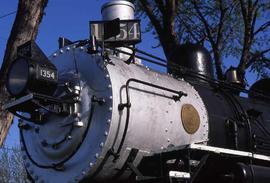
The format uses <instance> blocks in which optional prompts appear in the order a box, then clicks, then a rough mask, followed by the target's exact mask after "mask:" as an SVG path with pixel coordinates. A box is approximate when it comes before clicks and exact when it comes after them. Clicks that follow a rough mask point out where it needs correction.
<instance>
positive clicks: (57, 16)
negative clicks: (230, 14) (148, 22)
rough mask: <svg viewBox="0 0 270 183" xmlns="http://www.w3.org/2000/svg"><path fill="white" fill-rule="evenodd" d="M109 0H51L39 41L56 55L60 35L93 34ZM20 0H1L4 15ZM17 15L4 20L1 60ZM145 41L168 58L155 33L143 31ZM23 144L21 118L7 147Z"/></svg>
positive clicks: (0, 23) (142, 45) (149, 48)
mask: <svg viewBox="0 0 270 183" xmlns="http://www.w3.org/2000/svg"><path fill="white" fill-rule="evenodd" d="M105 2H108V1H107V0H76V1H72V0H49V3H48V6H47V8H46V10H45V12H46V14H45V16H44V17H43V20H42V23H41V25H40V27H39V33H38V36H37V40H36V41H37V43H38V45H39V46H40V47H41V49H42V50H43V51H44V52H45V53H46V54H47V55H50V54H52V53H53V52H54V51H55V50H57V48H58V38H59V36H63V37H67V38H69V39H70V40H73V41H75V40H79V39H86V38H88V36H89V21H90V20H101V12H100V8H101V6H102V5H103V4H104V3H105ZM17 3H18V0H1V1H0V17H1V16H2V15H5V14H8V13H10V12H13V11H16V9H17ZM14 19H15V14H13V15H10V16H8V17H5V18H2V19H0V63H1V62H2V59H3V56H4V51H5V47H6V41H7V39H8V36H9V33H10V30H11V27H12V24H13V21H14ZM143 25H145V22H142V26H143ZM142 38H143V41H142V43H140V44H139V45H138V47H139V48H140V49H143V50H147V51H148V52H151V53H152V54H155V55H158V56H161V57H164V55H163V51H162V49H161V48H158V49H154V50H153V49H152V46H155V45H157V41H156V40H154V39H153V36H152V34H151V33H147V34H143V37H142ZM18 144H19V138H18V129H17V120H15V121H14V124H13V125H12V127H11V130H10V131H9V135H8V137H7V140H6V145H7V146H14V145H18Z"/></svg>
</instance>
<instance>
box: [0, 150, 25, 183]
mask: <svg viewBox="0 0 270 183" xmlns="http://www.w3.org/2000/svg"><path fill="white" fill-rule="evenodd" d="M0 164H1V167H0V182H1V183H27V182H29V181H28V180H27V174H26V171H25V169H24V166H23V159H22V154H21V151H20V150H19V148H17V147H14V148H11V149H9V148H5V147H3V148H1V149H0Z"/></svg>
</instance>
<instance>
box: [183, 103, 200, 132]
mask: <svg viewBox="0 0 270 183" xmlns="http://www.w3.org/2000/svg"><path fill="white" fill-rule="evenodd" d="M181 119H182V123H183V126H184V129H185V131H186V132H187V133H189V134H194V133H195V132H196V131H197V130H198V129H199V127H200V116H199V113H198V111H197V110H196V109H195V108H194V107H193V105H191V104H184V105H183V106H182V110H181Z"/></svg>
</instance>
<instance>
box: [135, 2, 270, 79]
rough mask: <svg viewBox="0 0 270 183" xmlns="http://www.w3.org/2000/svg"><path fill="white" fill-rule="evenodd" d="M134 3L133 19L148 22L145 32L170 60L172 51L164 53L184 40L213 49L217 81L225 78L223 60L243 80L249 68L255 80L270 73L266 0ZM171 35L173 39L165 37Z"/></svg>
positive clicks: (269, 12) (269, 18) (269, 6)
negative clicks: (231, 63) (231, 60)
mask: <svg viewBox="0 0 270 183" xmlns="http://www.w3.org/2000/svg"><path fill="white" fill-rule="evenodd" d="M133 2H134V3H135V5H136V7H137V16H139V17H143V18H146V17H148V18H149V24H148V26H147V28H146V31H152V32H153V33H154V34H155V35H156V38H158V39H159V41H160V45H161V46H162V47H163V49H164V52H165V55H166V57H167V59H168V60H169V61H170V55H171V53H168V52H170V50H173V49H171V48H174V47H177V46H178V45H180V44H183V43H186V42H191V43H199V44H203V45H204V46H206V47H207V48H208V49H209V50H210V51H211V54H212V57H213V60H214V64H215V68H216V75H217V77H218V78H219V79H224V65H227V64H224V60H225V58H226V57H230V58H234V59H235V60H237V61H238V64H235V65H238V67H237V68H238V71H239V73H240V74H241V75H242V76H244V74H245V71H246V69H248V68H250V69H251V70H252V71H254V72H256V73H257V74H258V75H259V76H265V75H267V74H268V72H269V69H270V67H269V58H270V45H269V44H270V43H269V41H270V35H269V34H268V33H269V31H270V30H269V28H270V4H269V1H268V0H226V1H223V0H190V1H185V0H142V1H138V0H133ZM173 7H174V8H173ZM171 11H173V12H171ZM166 29H167V31H166ZM174 36H175V37H174ZM170 37H173V39H168V38H170ZM166 41H167V42H168V41H171V44H172V45H168V44H166Z"/></svg>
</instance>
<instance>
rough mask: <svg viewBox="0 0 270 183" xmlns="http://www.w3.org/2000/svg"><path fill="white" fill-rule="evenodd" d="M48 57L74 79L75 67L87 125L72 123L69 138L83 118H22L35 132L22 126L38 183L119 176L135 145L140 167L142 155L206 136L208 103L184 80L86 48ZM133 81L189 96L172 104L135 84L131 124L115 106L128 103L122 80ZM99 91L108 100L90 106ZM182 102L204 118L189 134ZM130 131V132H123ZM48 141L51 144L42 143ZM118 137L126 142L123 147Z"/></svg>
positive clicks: (63, 75) (166, 97)
mask: <svg viewBox="0 0 270 183" xmlns="http://www.w3.org/2000/svg"><path fill="white" fill-rule="evenodd" d="M51 60H52V61H53V63H54V64H55V65H56V66H57V69H58V71H59V73H60V74H59V79H60V80H61V79H62V80H74V79H72V77H73V76H74V74H76V65H77V68H78V72H79V82H78V83H79V85H80V87H81V93H80V98H81V100H80V102H79V103H78V104H77V113H79V116H80V118H81V119H80V120H79V121H80V122H82V124H83V126H81V127H80V126H76V125H73V129H72V133H71V138H67V139H65V134H67V133H68V131H69V130H70V129H71V127H72V124H76V123H74V122H76V121H78V119H77V117H78V116H68V117H64V116H56V115H53V114H50V115H48V118H47V121H46V123H45V124H44V125H33V124H32V123H29V122H26V121H24V122H23V123H27V124H29V125H31V128H30V129H28V130H22V137H23V139H24V142H25V143H23V142H22V149H23V153H24V155H23V157H24V159H25V165H26V168H27V170H28V172H29V173H30V175H31V176H32V177H33V178H34V179H35V180H36V182H46V183H47V182H48V183H49V182H52V183H54V182H55V183H56V182H79V181H80V180H82V179H83V178H85V177H89V178H93V179H97V180H107V179H110V178H112V177H114V176H116V175H117V174H119V170H121V169H122V168H123V166H124V164H125V162H126V160H127V158H128V156H129V155H130V153H131V151H132V149H134V148H135V149H138V153H137V154H136V157H135V159H134V164H135V165H138V164H139V163H140V161H141V159H142V157H143V156H146V155H151V154H153V153H155V152H158V151H161V150H165V149H166V148H168V147H172V146H180V145H185V144H191V143H197V142H206V141H207V140H208V114H207V111H206V108H205V106H204V104H203V101H202V99H201V97H200V96H199V94H198V93H197V92H196V90H195V89H194V88H193V87H192V86H191V85H190V84H188V83H187V82H185V81H183V80H176V79H174V78H172V77H171V76H169V75H166V74H163V73H158V72H154V71H151V70H149V69H147V68H145V67H143V66H140V65H135V64H130V65H128V64H126V63H124V62H123V61H122V60H120V59H119V58H116V57H111V63H107V62H106V61H104V60H103V59H102V57H100V56H99V55H89V54H88V53H87V50H86V47H80V48H73V47H65V48H63V49H61V50H59V51H57V52H56V53H55V54H53V56H52V57H51ZM76 63H77V64H76ZM66 78H68V79H66ZM130 78H136V79H139V80H142V81H145V82H148V83H152V84H155V85H159V86H163V87H165V88H168V89H172V90H177V91H182V92H184V93H186V94H187V96H183V97H182V98H181V99H180V101H174V100H173V99H172V98H171V97H172V95H173V94H172V93H171V92H168V91H163V90H160V89H157V88H153V87H150V86H145V85H142V84H138V83H134V82H131V83H130V88H129V91H130V102H131V107H130V117H129V120H128V127H127V126H126V124H127V109H126V108H124V110H123V111H119V110H118V105H119V104H120V103H125V102H126V90H125V85H126V82H127V80H128V79H130ZM94 95H95V96H97V97H103V98H104V99H105V104H103V105H99V104H96V103H93V102H92V101H91V98H92V96H94ZM184 104H191V105H193V106H194V107H195V109H196V110H197V111H198V114H199V117H200V127H199V129H198V130H197V131H196V132H195V133H194V134H192V135H191V134H188V133H187V132H186V131H185V130H184V128H183V125H182V119H181V109H182V106H183V105H184ZM125 128H127V133H126V136H123V134H124V129H125ZM37 129H38V130H37ZM123 137H125V138H123ZM62 139H64V141H63V142H62V143H61V144H60V145H59V146H58V147H56V148H54V147H53V146H51V144H53V143H56V142H59V141H61V140H62ZM44 140H46V142H48V144H49V145H47V146H44ZM42 142H43V143H42ZM121 142H123V145H122V148H119V147H121V146H120V144H121ZM118 149H119V154H118V155H119V158H117V159H115V157H114V156H113V153H112V151H114V152H116V151H117V150H118ZM61 161H65V162H64V163H63V164H64V166H63V169H62V170H55V169H53V168H44V167H40V166H39V165H43V166H51V165H53V164H57V163H59V162H61ZM37 164H38V165H37ZM57 168H62V167H61V166H60V165H59V166H58V167H57ZM129 174H130V172H129V171H125V172H123V174H121V175H119V178H121V179H125V178H126V177H127V176H128V175H129Z"/></svg>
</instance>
